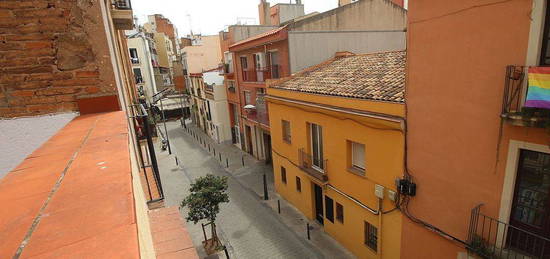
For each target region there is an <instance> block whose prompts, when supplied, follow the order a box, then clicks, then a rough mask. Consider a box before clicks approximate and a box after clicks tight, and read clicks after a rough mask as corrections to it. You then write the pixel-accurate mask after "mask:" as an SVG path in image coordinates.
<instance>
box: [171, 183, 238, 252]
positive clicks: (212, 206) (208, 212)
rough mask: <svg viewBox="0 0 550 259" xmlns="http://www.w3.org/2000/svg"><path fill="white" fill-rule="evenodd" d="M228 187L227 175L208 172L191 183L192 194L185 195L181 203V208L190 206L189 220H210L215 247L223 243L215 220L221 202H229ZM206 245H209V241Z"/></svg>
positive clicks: (212, 241) (187, 218) (194, 221)
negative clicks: (220, 240) (215, 174)
mask: <svg viewBox="0 0 550 259" xmlns="http://www.w3.org/2000/svg"><path fill="white" fill-rule="evenodd" d="M227 188H228V185H227V177H225V176H214V175H212V174H207V175H206V176H203V177H200V178H199V179H197V180H196V181H195V183H192V184H191V188H190V189H189V191H190V192H191V194H189V196H187V197H185V199H183V201H182V202H181V204H180V208H182V207H187V208H189V213H188V214H187V217H186V220H187V221H192V222H193V223H195V224H197V223H198V222H199V221H200V220H208V224H210V230H211V233H212V239H211V242H210V244H211V245H212V246H213V247H214V248H217V247H218V246H220V245H221V244H220V242H219V238H218V234H217V232H216V223H215V221H216V217H217V215H218V213H219V212H220V204H221V203H226V202H229V195H228V194H227ZM205 245H208V242H206V244H205Z"/></svg>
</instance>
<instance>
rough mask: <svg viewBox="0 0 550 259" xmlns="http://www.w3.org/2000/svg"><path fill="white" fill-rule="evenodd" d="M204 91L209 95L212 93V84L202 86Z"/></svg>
mask: <svg viewBox="0 0 550 259" xmlns="http://www.w3.org/2000/svg"><path fill="white" fill-rule="evenodd" d="M204 91H205V92H210V93H213V92H214V84H211V85H209V84H206V83H205V84H204Z"/></svg>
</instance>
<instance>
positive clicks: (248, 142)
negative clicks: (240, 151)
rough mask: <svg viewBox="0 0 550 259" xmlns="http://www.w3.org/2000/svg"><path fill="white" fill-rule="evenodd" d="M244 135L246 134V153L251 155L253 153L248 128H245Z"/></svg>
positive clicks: (250, 133)
mask: <svg viewBox="0 0 550 259" xmlns="http://www.w3.org/2000/svg"><path fill="white" fill-rule="evenodd" d="M245 131H246V132H245V134H246V144H247V145H248V150H247V151H248V153H249V154H251V155H253V151H252V132H251V131H252V129H251V128H250V126H245Z"/></svg>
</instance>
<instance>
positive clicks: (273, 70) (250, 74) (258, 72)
mask: <svg viewBox="0 0 550 259" xmlns="http://www.w3.org/2000/svg"><path fill="white" fill-rule="evenodd" d="M242 73H243V81H245V82H265V80H267V79H276V78H279V77H280V74H279V65H272V66H267V67H262V68H257V69H246V70H243V71H242Z"/></svg>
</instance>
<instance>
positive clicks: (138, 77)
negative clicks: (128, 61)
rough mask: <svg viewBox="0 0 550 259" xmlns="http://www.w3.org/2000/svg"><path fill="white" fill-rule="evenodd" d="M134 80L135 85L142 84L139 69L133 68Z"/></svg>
mask: <svg viewBox="0 0 550 259" xmlns="http://www.w3.org/2000/svg"><path fill="white" fill-rule="evenodd" d="M134 78H135V79H136V84H142V83H143V77H142V76H141V69H139V68H134Z"/></svg>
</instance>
